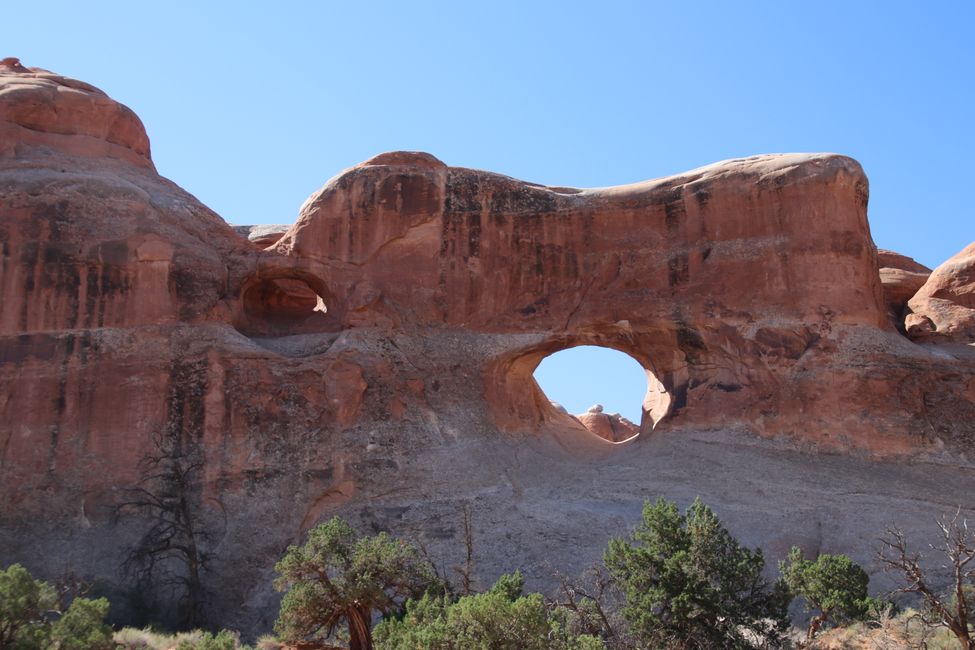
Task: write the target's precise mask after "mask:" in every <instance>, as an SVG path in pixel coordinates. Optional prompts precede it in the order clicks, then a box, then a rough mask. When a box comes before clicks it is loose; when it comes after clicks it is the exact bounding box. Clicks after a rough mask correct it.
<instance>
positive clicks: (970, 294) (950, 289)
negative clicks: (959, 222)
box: [905, 243, 975, 343]
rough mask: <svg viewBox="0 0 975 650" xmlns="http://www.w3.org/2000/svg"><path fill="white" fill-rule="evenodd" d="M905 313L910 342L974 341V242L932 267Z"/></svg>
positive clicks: (909, 302)
mask: <svg viewBox="0 0 975 650" xmlns="http://www.w3.org/2000/svg"><path fill="white" fill-rule="evenodd" d="M908 310H909V313H908V314H907V316H906V318H905V325H906V327H907V332H908V335H909V336H910V337H911V338H913V339H916V340H936V341H954V342H962V343H971V342H973V341H975V243H972V244H969V245H968V246H967V247H966V248H965V249H964V250H962V251H961V252H960V253H958V254H957V255H955V256H954V257H952V258H951V259H950V260H948V261H947V262H945V263H944V264H942V265H941V266H939V267H938V268H936V269H935V270H934V271H933V272H932V273H931V275H930V277H929V278H928V279H927V281H926V282H925V283H924V285H923V286H922V287H921V288H920V289H919V290H918V291H917V293H916V294H914V296H913V297H912V298H911V299H910V300H909V301H908Z"/></svg>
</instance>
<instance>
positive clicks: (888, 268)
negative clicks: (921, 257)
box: [877, 249, 931, 324]
mask: <svg viewBox="0 0 975 650" xmlns="http://www.w3.org/2000/svg"><path fill="white" fill-rule="evenodd" d="M877 262H878V264H879V266H880V283H881V284H882V285H883V287H884V298H885V299H886V300H887V306H888V308H889V309H890V311H891V315H892V317H893V319H894V321H895V322H896V323H898V324H900V323H901V322H902V321H903V313H904V307H906V306H907V301H908V300H910V299H911V297H912V296H913V295H914V294H916V293H917V292H918V290H919V289H920V288H921V287H922V286H924V283H925V282H927V279H928V276H930V275H931V269H929V268H928V267H926V266H924V265H923V264H918V263H917V262H916V261H914V259H912V258H910V257H907V256H906V255H901V254H900V253H895V252H893V251H885V250H882V249H881V250H878V251H877Z"/></svg>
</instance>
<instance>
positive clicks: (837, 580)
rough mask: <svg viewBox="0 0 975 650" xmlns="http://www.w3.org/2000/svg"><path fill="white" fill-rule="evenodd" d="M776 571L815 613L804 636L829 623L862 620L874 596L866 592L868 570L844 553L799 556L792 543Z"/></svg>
mask: <svg viewBox="0 0 975 650" xmlns="http://www.w3.org/2000/svg"><path fill="white" fill-rule="evenodd" d="M779 572H780V573H781V574H782V579H783V580H784V581H785V584H786V585H787V586H788V587H789V590H790V591H791V593H792V595H794V596H797V597H800V598H802V599H803V600H804V601H805V603H806V607H807V609H808V610H809V611H811V612H815V615H814V616H813V617H812V619H811V620H810V621H809V628H808V630H807V632H806V640H807V641H809V640H812V638H813V637H814V636H816V633H817V632H818V631H819V630H820V628H821V627H823V626H824V625H826V624H829V623H840V624H844V623H850V622H852V621H857V620H863V619H865V618H866V617H867V615H868V614H869V613H870V609H871V606H873V605H874V601H873V599H871V598H870V597H869V596H868V595H867V585H868V584H869V582H870V578H869V577H868V576H867V572H866V571H864V570H863V568H861V567H860V565H859V564H856V563H855V562H853V560H851V559H850V558H849V557H847V556H845V555H829V554H827V553H823V554H821V555H820V556H819V557H817V558H816V559H815V560H807V559H805V558H803V557H802V551H801V550H799V548H798V547H795V546H793V547H792V550H791V551H790V552H789V559H788V561H787V562H780V563H779Z"/></svg>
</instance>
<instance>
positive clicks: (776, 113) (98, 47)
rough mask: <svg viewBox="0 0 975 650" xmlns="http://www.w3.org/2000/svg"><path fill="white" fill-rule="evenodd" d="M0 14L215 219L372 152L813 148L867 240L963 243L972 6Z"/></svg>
mask: <svg viewBox="0 0 975 650" xmlns="http://www.w3.org/2000/svg"><path fill="white" fill-rule="evenodd" d="M3 32H4V33H3V40H2V47H3V48H4V51H3V52H0V56H18V57H20V58H21V59H22V60H23V62H24V63H25V65H29V66H40V67H44V68H48V69H50V70H53V71H56V72H59V73H61V74H66V75H69V76H73V77H77V78H80V79H83V80H85V81H88V82H90V83H93V84H95V85H97V86H99V87H101V88H102V89H103V90H105V91H106V92H108V93H109V94H110V95H112V96H113V97H115V98H117V99H119V100H120V101H122V102H124V103H125V104H128V105H129V106H130V107H132V108H133V109H134V110H135V111H136V112H137V113H138V114H139V115H140V116H141V117H142V119H143V121H144V122H145V124H146V127H147V129H148V131H149V136H150V138H151V140H152V148H153V156H154V158H155V161H156V165H157V167H158V169H159V171H160V172H161V173H162V174H163V175H165V176H167V177H169V178H171V179H173V180H175V181H176V182H177V183H179V184H180V185H182V186H183V187H185V188H186V189H188V190H189V191H190V192H192V193H193V194H195V195H196V196H198V197H199V198H200V199H201V200H202V201H204V202H205V203H206V204H208V205H209V206H210V207H212V208H214V209H215V210H216V211H217V212H219V213H220V214H221V215H223V216H224V218H226V219H227V220H228V221H230V222H233V223H288V222H291V221H293V220H294V218H295V216H296V214H297V211H298V207H299V206H300V204H301V203H302V201H303V200H304V199H305V197H307V196H308V195H309V194H310V193H311V192H313V191H314V190H315V189H317V188H318V187H320V186H321V185H322V184H323V183H324V182H325V180H327V179H328V178H329V177H331V176H332V175H334V174H335V173H337V172H338V171H340V170H341V169H343V168H345V167H348V166H351V165H353V164H355V163H357V162H360V161H362V160H364V159H366V158H368V157H370V156H372V155H374V154H376V153H378V152H381V151H387V150H393V149H417V150H423V151H429V152H431V153H433V154H435V155H436V156H438V157H439V158H441V159H442V160H444V161H445V162H446V163H448V164H451V165H463V166H469V167H479V168H484V169H490V170H494V171H498V172H502V173H505V174H509V175H512V176H516V177H518V178H523V179H526V180H530V181H535V182H540V183H546V184H553V185H576V186H602V185H614V184H619V183H627V182H632V181H637V180H642V179H647V178H653V177H657V176H664V175H668V174H672V173H676V172H680V171H683V170H686V169H690V168H693V167H697V166H700V165H703V164H707V163H710V162H714V161H717V160H721V159H726V158H732V157H737V156H744V155H750V154H755V153H765V152H783V151H835V152H839V153H844V154H847V155H850V156H853V157H855V158H857V159H858V160H859V161H860V162H861V163H862V164H863V166H864V168H865V169H866V171H867V174H868V175H869V177H870V184H871V198H870V219H871V224H872V229H873V235H874V239H875V241H876V242H877V243H878V244H879V245H880V246H881V247H884V248H892V249H895V250H898V251H900V252H903V253H906V254H908V255H911V256H913V257H915V258H916V259H918V260H919V261H921V262H922V263H925V264H927V265H929V266H934V265H937V264H939V263H940V262H942V261H943V260H944V259H946V258H948V257H950V256H951V255H953V254H954V253H956V252H957V251H959V250H961V249H962V248H963V247H964V246H965V245H967V244H968V243H970V242H971V241H973V240H975V219H973V218H972V217H973V214H972V199H971V197H970V195H969V190H970V188H971V187H972V181H971V175H972V169H971V168H972V162H971V159H970V158H971V154H972V152H973V150H975V135H973V133H975V131H973V116H975V107H973V99H975V45H973V42H975V37H973V33H975V2H971V1H966V2H939V3H919V2H866V1H862V2H849V1H845V2H838V1H826V0H820V1H817V2H781V0H780V1H777V2H739V3H731V2H704V3H692V2H672V1H671V2H649V1H647V2H598V3H597V2H592V3H587V4H583V3H573V2H567V1H565V0H562V1H561V2H534V3H533V2H528V1H527V0H522V1H521V2H506V1H500V0H493V1H492V2H478V3H469V2H457V1H454V2H409V3H407V2H378V1H371V2H348V1H345V2H341V3H340V2H305V3H302V2H277V3H274V4H273V5H272V4H271V3H256V2H255V3H249V2H226V3H220V2H193V3H187V2H154V3H148V2H132V1H131V0H130V1H127V2H112V3H109V2H97V1H92V2H77V1H72V2H44V1H42V0H38V1H35V2H30V3H26V4H21V5H20V6H19V9H14V8H13V7H11V8H8V10H7V11H6V12H5V29H4V30H3ZM593 401H598V400H589V402H590V403H591V402H593ZM586 406H588V404H586ZM610 410H617V409H616V408H611V409H610Z"/></svg>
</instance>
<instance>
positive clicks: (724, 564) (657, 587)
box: [604, 499, 789, 650]
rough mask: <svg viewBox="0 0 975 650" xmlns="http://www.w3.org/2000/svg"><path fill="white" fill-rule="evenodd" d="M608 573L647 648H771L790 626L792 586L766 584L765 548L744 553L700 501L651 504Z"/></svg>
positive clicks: (610, 557) (615, 547) (613, 555)
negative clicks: (683, 506) (757, 642)
mask: <svg viewBox="0 0 975 650" xmlns="http://www.w3.org/2000/svg"><path fill="white" fill-rule="evenodd" d="M604 560H605V563H606V567H607V569H608V570H609V572H610V574H611V575H612V576H613V578H614V579H615V580H616V583H617V584H618V585H619V587H620V589H621V590H622V591H623V593H624V596H625V605H624V607H623V616H624V617H625V618H626V620H627V621H628V622H629V624H630V627H631V631H632V633H633V634H634V636H636V637H637V638H638V639H639V641H640V642H641V643H645V644H647V645H648V646H649V647H666V648H675V649H682V650H697V649H701V650H704V649H706V648H729V649H731V648H750V647H753V645H752V644H753V641H752V639H754V638H759V637H760V638H762V639H763V643H765V644H766V647H767V646H769V645H774V644H776V643H777V642H778V640H779V639H780V637H781V634H782V632H783V631H784V630H785V629H786V627H787V626H788V618H787V614H786V609H787V607H788V603H789V596H788V592H787V589H786V587H785V585H784V584H782V583H781V582H780V583H776V584H775V585H773V586H770V585H769V584H768V583H767V582H766V580H765V579H763V578H762V571H763V569H764V568H765V561H764V558H763V557H762V552H761V550H758V549H756V550H754V551H752V550H749V549H747V548H744V547H742V546H741V545H740V544H739V543H738V542H737V541H736V540H735V539H734V538H733V537H732V536H731V535H730V534H729V533H728V531H727V530H726V529H725V528H724V526H722V525H721V522H720V521H719V520H718V518H717V517H716V516H715V514H714V513H713V512H712V511H711V509H710V508H708V507H707V506H706V505H704V503H702V502H701V500H700V499H695V500H694V503H692V504H691V505H690V507H689V508H688V509H687V510H686V511H685V513H684V514H681V513H680V511H679V510H678V508H677V505H676V504H675V503H671V502H668V501H666V500H664V499H659V500H658V501H657V502H656V503H651V502H649V501H648V502H646V503H645V504H644V506H643V520H642V521H641V523H640V525H639V526H638V527H637V529H636V530H635V531H634V532H633V534H632V536H631V537H630V539H613V540H611V541H610V543H609V548H608V549H607V551H606V554H605V557H604Z"/></svg>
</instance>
